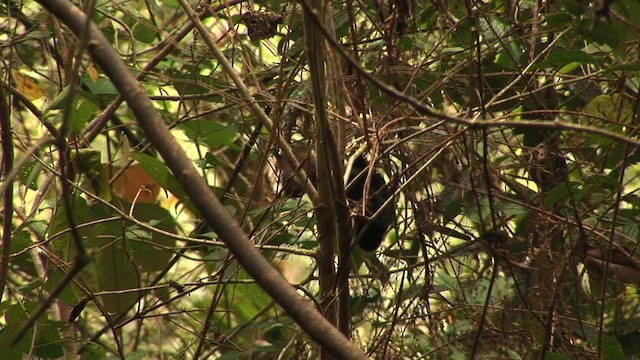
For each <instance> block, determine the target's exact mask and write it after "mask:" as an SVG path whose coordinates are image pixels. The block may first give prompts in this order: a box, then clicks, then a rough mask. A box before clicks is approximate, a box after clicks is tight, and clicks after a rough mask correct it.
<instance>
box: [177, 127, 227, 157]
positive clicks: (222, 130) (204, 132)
mask: <svg viewBox="0 0 640 360" xmlns="http://www.w3.org/2000/svg"><path fill="white" fill-rule="evenodd" d="M178 128H179V129H181V130H183V131H184V133H185V135H187V137H189V138H190V139H192V140H194V141H196V142H199V143H202V144H203V145H207V146H208V147H209V148H211V149H212V150H216V149H220V148H221V147H224V146H232V145H233V139H234V138H235V137H236V135H237V133H238V129H236V127H235V126H232V125H220V124H218V123H215V122H212V121H207V120H192V121H189V122H186V123H184V124H181V125H179V126H178Z"/></svg>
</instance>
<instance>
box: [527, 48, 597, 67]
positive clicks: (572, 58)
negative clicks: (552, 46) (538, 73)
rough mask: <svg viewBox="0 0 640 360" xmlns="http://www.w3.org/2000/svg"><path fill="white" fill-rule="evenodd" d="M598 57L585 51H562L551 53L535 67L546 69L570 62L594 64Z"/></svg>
mask: <svg viewBox="0 0 640 360" xmlns="http://www.w3.org/2000/svg"><path fill="white" fill-rule="evenodd" d="M595 62H596V59H595V57H594V56H593V55H591V54H587V53H585V52H583V51H562V52H555V53H551V54H549V56H547V58H546V59H544V60H543V61H541V62H539V63H538V64H536V65H534V66H533V68H535V69H545V68H550V67H554V66H558V65H567V64H569V63H578V64H593V63H595Z"/></svg>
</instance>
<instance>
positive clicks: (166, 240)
mask: <svg viewBox="0 0 640 360" xmlns="http://www.w3.org/2000/svg"><path fill="white" fill-rule="evenodd" d="M133 216H134V217H135V218H136V219H137V220H139V221H143V222H146V223H149V224H150V225H151V223H152V222H153V225H152V226H153V227H155V228H158V229H161V230H164V231H166V232H169V233H173V234H175V233H177V230H178V229H177V224H176V222H175V219H174V218H173V216H172V215H171V213H169V211H167V210H166V209H164V208H162V207H161V206H160V205H158V204H144V203H138V204H136V206H135V208H134V209H133ZM140 230H141V231H140V232H127V233H126V235H125V236H126V237H127V247H128V248H129V249H131V253H132V255H133V258H134V259H135V261H136V263H137V264H138V265H140V266H141V267H142V269H143V270H145V271H148V272H153V271H160V270H162V269H164V268H165V267H166V265H167V264H168V263H169V260H170V259H171V258H172V257H173V252H172V251H171V250H169V249H166V248H171V247H174V246H175V245H176V240H175V239H174V238H172V237H169V236H166V235H163V234H158V233H155V232H152V233H150V234H149V230H146V229H144V230H143V229H140ZM137 240H145V241H146V242H139V241H137ZM154 244H155V245H157V246H154Z"/></svg>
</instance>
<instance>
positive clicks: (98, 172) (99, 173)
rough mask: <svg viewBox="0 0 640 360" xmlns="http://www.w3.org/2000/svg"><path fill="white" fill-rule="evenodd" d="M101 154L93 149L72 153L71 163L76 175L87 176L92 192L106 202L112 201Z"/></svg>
mask: <svg viewBox="0 0 640 360" xmlns="http://www.w3.org/2000/svg"><path fill="white" fill-rule="evenodd" d="M101 156H102V154H101V152H100V151H97V150H93V149H78V150H77V151H74V152H72V153H71V163H72V164H73V168H74V170H75V171H76V173H79V174H83V175H85V176H86V179H87V181H88V182H89V183H90V186H91V190H92V191H93V193H94V194H97V195H98V196H99V197H100V198H101V199H103V200H104V201H107V202H109V201H111V186H110V185H109V179H108V178H107V174H106V172H105V168H104V166H103V165H102V159H101Z"/></svg>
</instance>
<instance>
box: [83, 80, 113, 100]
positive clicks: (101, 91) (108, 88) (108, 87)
mask: <svg viewBox="0 0 640 360" xmlns="http://www.w3.org/2000/svg"><path fill="white" fill-rule="evenodd" d="M82 83H83V84H84V85H85V86H86V87H87V89H88V90H89V92H90V93H91V95H94V96H101V95H110V96H111V97H113V96H116V95H118V94H120V92H119V91H118V89H116V87H115V86H114V85H113V83H112V82H111V81H110V80H109V79H107V78H104V77H102V76H100V77H98V80H97V81H95V82H94V81H93V80H91V78H90V77H89V76H88V75H87V76H85V77H84V79H83V81H82Z"/></svg>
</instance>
